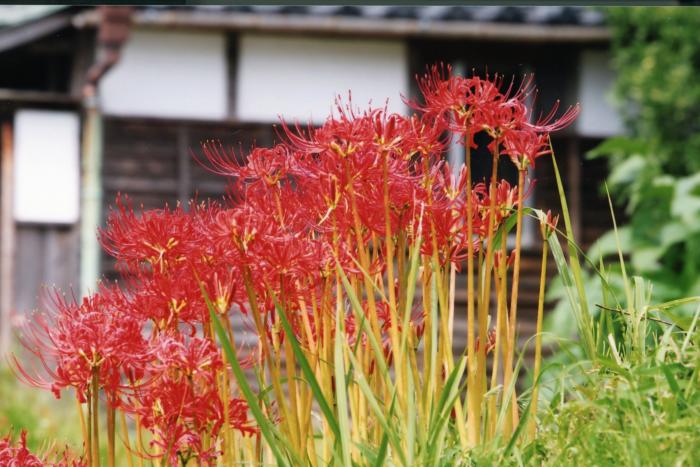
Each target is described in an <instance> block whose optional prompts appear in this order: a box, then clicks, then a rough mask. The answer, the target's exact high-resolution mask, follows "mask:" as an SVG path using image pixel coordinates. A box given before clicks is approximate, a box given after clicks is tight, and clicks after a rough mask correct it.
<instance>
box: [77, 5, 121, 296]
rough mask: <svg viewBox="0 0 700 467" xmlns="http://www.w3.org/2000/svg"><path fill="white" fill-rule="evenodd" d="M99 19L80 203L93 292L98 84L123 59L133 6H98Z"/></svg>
mask: <svg viewBox="0 0 700 467" xmlns="http://www.w3.org/2000/svg"><path fill="white" fill-rule="evenodd" d="M98 11H99V14H100V22H99V26H98V33H97V54H96V60H95V63H94V64H93V65H92V66H91V67H90V69H89V70H88V72H87V75H86V78H85V85H84V87H83V115H84V123H83V142H82V143H83V144H82V173H83V177H82V191H81V193H82V194H81V206H80V212H81V216H80V293H81V295H82V296H85V295H87V294H88V293H90V292H94V291H95V289H96V287H97V282H98V281H99V279H100V251H101V249H100V244H99V242H98V240H97V228H98V227H99V226H100V224H101V222H102V218H101V215H102V176H101V172H102V153H103V137H102V114H101V112H100V100H99V93H98V83H99V81H100V79H101V78H102V77H103V76H104V74H105V73H106V72H107V71H108V70H109V69H110V68H112V66H114V65H115V64H116V63H117V62H118V61H119V58H120V51H121V47H122V45H123V44H124V42H126V39H127V38H128V35H129V28H130V26H131V14H132V8H131V7H110V6H102V7H98Z"/></svg>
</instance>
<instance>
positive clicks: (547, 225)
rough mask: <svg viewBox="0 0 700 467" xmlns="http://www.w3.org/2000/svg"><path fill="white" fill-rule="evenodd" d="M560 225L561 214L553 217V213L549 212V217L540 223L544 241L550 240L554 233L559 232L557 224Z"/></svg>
mask: <svg viewBox="0 0 700 467" xmlns="http://www.w3.org/2000/svg"><path fill="white" fill-rule="evenodd" d="M558 223H559V214H557V215H556V216H554V215H552V211H550V210H547V217H545V220H544V222H541V223H540V230H541V232H542V237H543V238H544V239H547V238H549V236H550V235H552V234H553V233H554V232H556V231H557V224H558Z"/></svg>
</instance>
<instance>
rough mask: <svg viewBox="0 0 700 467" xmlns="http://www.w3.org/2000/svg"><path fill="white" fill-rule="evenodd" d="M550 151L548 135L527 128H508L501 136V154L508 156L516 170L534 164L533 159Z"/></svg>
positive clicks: (524, 168)
mask: <svg viewBox="0 0 700 467" xmlns="http://www.w3.org/2000/svg"><path fill="white" fill-rule="evenodd" d="M550 152H551V148H550V147H549V135H548V134H546V133H538V132H537V131H535V130H533V129H531V128H528V129H523V130H510V131H508V132H506V134H505V135H504V137H503V149H502V151H501V154H503V155H507V156H508V157H510V160H511V161H513V164H515V166H516V167H517V168H518V170H526V169H527V168H528V167H530V166H531V167H534V166H535V160H536V159H537V158H538V157H541V156H544V155H546V154H549V153H550Z"/></svg>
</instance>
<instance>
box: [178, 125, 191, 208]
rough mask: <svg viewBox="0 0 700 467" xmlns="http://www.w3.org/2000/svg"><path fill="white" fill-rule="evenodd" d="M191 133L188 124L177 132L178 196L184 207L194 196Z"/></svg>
mask: <svg viewBox="0 0 700 467" xmlns="http://www.w3.org/2000/svg"><path fill="white" fill-rule="evenodd" d="M189 146H190V135H189V130H188V128H187V125H181V126H180V127H179V128H178V132H177V197H178V199H179V201H180V203H182V206H183V208H184V209H187V208H188V204H187V202H188V201H189V199H190V196H192V193H191V192H190V191H191V189H192V181H191V180H192V170H191V166H190V159H191V157H190V150H189Z"/></svg>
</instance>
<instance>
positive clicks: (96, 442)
mask: <svg viewBox="0 0 700 467" xmlns="http://www.w3.org/2000/svg"><path fill="white" fill-rule="evenodd" d="M99 390H100V382H99V376H98V372H97V369H96V368H95V369H93V370H92V378H91V392H92V446H93V448H92V460H93V463H94V465H95V466H97V467H100V413H99V402H100V399H99Z"/></svg>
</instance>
